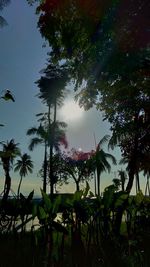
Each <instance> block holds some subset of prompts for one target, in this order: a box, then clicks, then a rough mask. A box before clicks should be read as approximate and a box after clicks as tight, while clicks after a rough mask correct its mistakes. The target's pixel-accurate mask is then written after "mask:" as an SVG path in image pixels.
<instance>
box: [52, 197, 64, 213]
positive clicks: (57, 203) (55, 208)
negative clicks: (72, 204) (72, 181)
mask: <svg viewBox="0 0 150 267" xmlns="http://www.w3.org/2000/svg"><path fill="white" fill-rule="evenodd" d="M61 199H62V198H61V195H59V196H57V197H56V199H55V201H54V203H53V208H52V213H57V212H58V211H59V206H60V203H61Z"/></svg>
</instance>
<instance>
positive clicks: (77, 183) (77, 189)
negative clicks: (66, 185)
mask: <svg viewBox="0 0 150 267" xmlns="http://www.w3.org/2000/svg"><path fill="white" fill-rule="evenodd" d="M75 183H76V191H80V186H79V181H78V180H76V181H75Z"/></svg>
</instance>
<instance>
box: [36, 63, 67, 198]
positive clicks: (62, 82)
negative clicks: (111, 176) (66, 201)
mask: <svg viewBox="0 0 150 267" xmlns="http://www.w3.org/2000/svg"><path fill="white" fill-rule="evenodd" d="M43 73H44V74H45V76H42V77H41V78H40V79H39V80H38V81H37V82H36V83H37V84H38V87H39V89H40V93H39V94H38V96H39V98H41V99H42V101H43V103H46V105H47V106H48V124H49V133H51V138H50V147H49V148H50V151H49V154H50V175H49V179H50V192H51V195H52V196H53V191H54V181H53V180H54V179H53V159H52V158H53V149H54V141H55V132H56V122H57V107H58V106H60V105H62V102H63V99H64V95H65V87H66V84H67V82H68V74H67V71H66V69H65V67H64V66H59V65H58V64H53V63H51V62H49V64H48V66H47V68H46V69H44V70H43ZM51 108H53V120H52V119H51ZM51 126H52V127H51ZM50 130H51V131H50Z"/></svg>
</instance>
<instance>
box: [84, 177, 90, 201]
mask: <svg viewBox="0 0 150 267" xmlns="http://www.w3.org/2000/svg"><path fill="white" fill-rule="evenodd" d="M89 190H90V186H89V183H88V182H87V181H86V188H85V190H84V192H83V197H84V198H85V197H87V194H88V192H89Z"/></svg>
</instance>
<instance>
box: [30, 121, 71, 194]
mask: <svg viewBox="0 0 150 267" xmlns="http://www.w3.org/2000/svg"><path fill="white" fill-rule="evenodd" d="M51 127H52V126H51ZM64 128H66V123H64V122H57V123H56V130H55V138H54V148H55V150H56V151H59V147H60V145H61V144H62V145H64V146H65V147H67V140H66V135H65V131H64ZM27 135H29V136H31V135H35V136H36V137H34V138H32V139H31V140H30V144H29V150H31V151H32V150H33V149H34V148H35V147H36V146H37V145H40V144H44V161H43V171H44V174H43V176H44V177H43V191H44V192H46V184H47V172H48V158H47V148H48V147H49V146H50V144H51V140H50V138H51V135H50V133H49V128H48V126H47V125H46V124H45V126H43V125H42V124H40V126H39V127H38V128H36V127H32V128H30V129H28V131H27Z"/></svg>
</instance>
